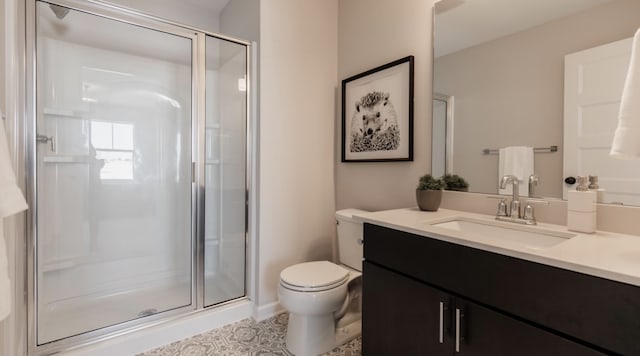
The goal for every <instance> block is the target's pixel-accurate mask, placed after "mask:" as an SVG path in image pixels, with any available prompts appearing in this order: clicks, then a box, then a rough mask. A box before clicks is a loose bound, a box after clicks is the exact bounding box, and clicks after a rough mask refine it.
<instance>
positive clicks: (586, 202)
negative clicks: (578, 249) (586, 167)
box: [567, 177, 598, 233]
mask: <svg viewBox="0 0 640 356" xmlns="http://www.w3.org/2000/svg"><path fill="white" fill-rule="evenodd" d="M587 186H588V183H587V177H578V187H577V189H576V190H570V191H569V192H568V202H567V228H568V229H569V230H572V231H577V232H585V233H594V232H595V231H596V202H597V199H598V194H597V192H596V191H595V190H589V189H588V187H587Z"/></svg>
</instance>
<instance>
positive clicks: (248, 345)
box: [138, 313, 361, 356]
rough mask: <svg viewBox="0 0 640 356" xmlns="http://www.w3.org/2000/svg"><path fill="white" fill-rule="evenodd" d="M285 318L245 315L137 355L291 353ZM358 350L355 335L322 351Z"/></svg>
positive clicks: (333, 355) (346, 353)
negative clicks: (257, 317) (223, 324)
mask: <svg viewBox="0 0 640 356" xmlns="http://www.w3.org/2000/svg"><path fill="white" fill-rule="evenodd" d="M288 321H289V315H288V314H287V313H283V314H279V315H276V316H274V317H272V318H270V319H267V320H264V321H261V322H258V323H257V322H255V321H253V320H252V319H245V320H241V321H239V322H237V323H233V324H229V325H226V326H223V327H221V328H219V329H215V330H211V331H209V332H206V333H204V334H200V335H196V336H194V337H191V338H189V339H184V340H181V341H177V342H174V343H172V344H169V345H165V346H162V347H159V348H157V349H154V350H150V351H147V352H145V353H142V354H140V355H138V356H214V355H215V356H280V355H287V356H291V355H293V354H292V353H291V352H289V351H288V350H287V349H286V348H285V346H284V339H285V333H286V331H287V322H288ZM360 354H361V353H360V337H358V338H356V339H354V340H352V341H350V342H348V343H346V344H344V345H342V346H340V347H338V348H335V349H333V350H331V351H330V352H328V353H326V354H324V355H325V356H359V355H360Z"/></svg>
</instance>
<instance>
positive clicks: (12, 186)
mask: <svg viewBox="0 0 640 356" xmlns="http://www.w3.org/2000/svg"><path fill="white" fill-rule="evenodd" d="M26 208H27V203H26V202H25V200H24V196H23V195H22V192H21V191H20V188H18V186H17V185H16V176H15V174H14V173H13V168H12V166H11V157H10V156H9V148H8V146H7V137H6V135H5V132H4V123H3V122H2V120H0V320H3V319H4V318H6V317H7V316H8V315H9V313H11V281H10V280H9V272H8V259H7V251H6V247H5V246H6V245H5V240H4V230H3V226H2V225H3V224H2V221H1V220H2V219H3V218H5V217H7V216H9V215H13V214H15V213H18V212H20V211H22V210H25V209H26Z"/></svg>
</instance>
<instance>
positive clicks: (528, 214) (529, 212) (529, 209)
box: [522, 199, 549, 224]
mask: <svg viewBox="0 0 640 356" xmlns="http://www.w3.org/2000/svg"><path fill="white" fill-rule="evenodd" d="M532 204H533V205H549V202H548V201H546V200H542V199H528V200H527V205H526V206H525V207H524V214H523V216H522V218H523V219H525V220H531V221H533V222H534V224H535V221H536V217H535V216H534V214H533V206H532Z"/></svg>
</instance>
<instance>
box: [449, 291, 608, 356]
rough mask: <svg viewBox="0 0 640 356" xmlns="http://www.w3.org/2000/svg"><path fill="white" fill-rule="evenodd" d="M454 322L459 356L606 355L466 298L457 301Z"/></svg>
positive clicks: (454, 342) (455, 341) (456, 347)
mask: <svg viewBox="0 0 640 356" xmlns="http://www.w3.org/2000/svg"><path fill="white" fill-rule="evenodd" d="M453 323H454V326H453V328H454V330H453V332H454V340H453V344H454V349H455V350H456V355H458V354H459V355H465V356H472V355H482V356H486V355H492V356H500V355H518V356H529V355H530V356H540V355H545V356H553V355H557V356H572V355H575V356H590V355H605V354H603V353H600V352H597V351H595V350H593V349H591V348H589V347H586V346H584V345H581V344H578V343H576V342H573V341H571V340H568V339H565V338H563V337H560V336H558V335H556V334H553V333H550V332H548V331H545V330H544V329H541V328H537V327H535V326H532V325H530V324H527V323H525V322H522V321H520V320H517V319H514V318H511V317H509V316H507V315H505V314H502V313H499V312H496V311H493V310H491V309H488V308H485V307H482V306H480V305H477V304H474V303H472V302H469V301H466V300H464V299H462V298H456V301H455V306H454V310H453ZM458 336H459V337H458Z"/></svg>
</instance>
